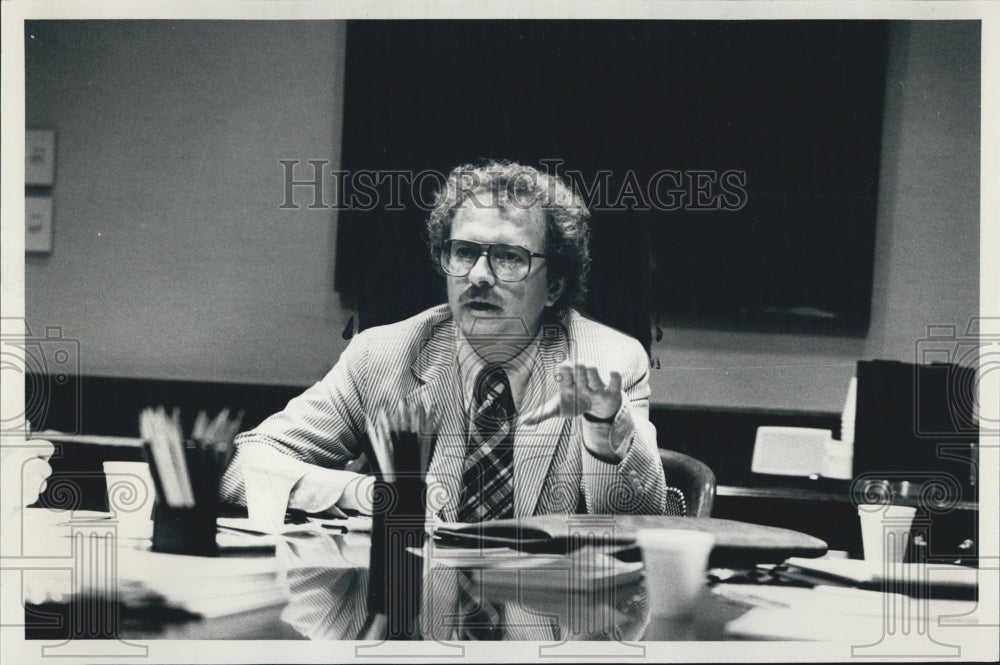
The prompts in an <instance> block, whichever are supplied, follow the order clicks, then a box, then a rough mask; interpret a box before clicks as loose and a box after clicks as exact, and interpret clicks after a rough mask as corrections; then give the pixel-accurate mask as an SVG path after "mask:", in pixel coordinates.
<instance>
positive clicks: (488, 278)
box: [469, 254, 496, 286]
mask: <svg viewBox="0 0 1000 665" xmlns="http://www.w3.org/2000/svg"><path fill="white" fill-rule="evenodd" d="M469 281H470V282H472V283H473V284H477V285H478V284H489V285H491V286H492V285H493V284H494V283H495V282H496V275H494V274H493V271H492V270H490V262H489V261H488V260H487V258H486V254H481V255H480V256H479V258H478V259H476V262H475V264H473V266H472V270H470V271H469Z"/></svg>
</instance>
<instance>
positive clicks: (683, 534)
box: [636, 529, 715, 617]
mask: <svg viewBox="0 0 1000 665" xmlns="http://www.w3.org/2000/svg"><path fill="white" fill-rule="evenodd" d="M636 540H637V541H638V543H639V548H640V549H641V550H642V560H643V562H644V564H645V566H646V594H647V596H648V599H649V607H650V613H651V614H652V615H653V616H659V617H673V616H680V615H684V614H687V613H688V612H689V611H690V610H691V608H692V604H693V601H694V600H695V599H696V598H697V597H698V595H699V593H701V591H702V589H704V587H705V570H706V568H707V567H708V556H709V554H711V552H712V547H713V546H714V545H715V536H713V535H712V534H710V533H706V532H704V531H689V530H686V529H640V530H639V531H638V532H637V533H636Z"/></svg>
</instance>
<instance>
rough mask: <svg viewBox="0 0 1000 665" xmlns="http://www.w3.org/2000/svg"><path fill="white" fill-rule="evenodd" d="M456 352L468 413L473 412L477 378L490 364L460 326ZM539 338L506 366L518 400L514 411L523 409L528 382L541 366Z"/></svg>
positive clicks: (536, 335)
mask: <svg viewBox="0 0 1000 665" xmlns="http://www.w3.org/2000/svg"><path fill="white" fill-rule="evenodd" d="M455 329H456V331H457V334H456V342H455V350H456V352H457V359H458V377H459V381H460V383H461V386H462V398H463V399H464V401H465V407H466V409H469V408H472V402H473V399H474V392H475V386H476V378H477V377H478V376H479V373H480V372H481V371H482V370H483V368H485V367H486V361H485V360H483V358H482V356H480V355H479V354H478V353H476V350H475V349H474V348H473V347H472V345H471V344H469V341H468V340H467V339H466V338H465V335H463V334H462V331H461V330H459V329H458V327H457V326H456V328H455ZM539 337H540V336H539V335H538V334H537V333H536V334H535V336H534V337H533V338H532V340H531V341H530V342H529V343H528V345H527V346H526V347H524V348H523V349H521V352H520V353H518V354H517V355H516V356H514V357H513V358H511V359H510V360H509V361H507V362H505V363H504V369H506V370H507V380H508V381H510V392H511V397H513V399H514V408H515V409H520V407H521V400H522V398H523V397H524V393H525V391H526V390H527V388H528V380H529V379H530V378H531V373H532V372H533V371H535V369H536V365H540V364H541V362H542V361H541V357H540V356H539V354H538V344H539Z"/></svg>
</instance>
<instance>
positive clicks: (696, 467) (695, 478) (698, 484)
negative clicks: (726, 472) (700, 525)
mask: <svg viewBox="0 0 1000 665" xmlns="http://www.w3.org/2000/svg"><path fill="white" fill-rule="evenodd" d="M660 462H661V463H662V464H663V475H664V476H666V479H667V485H668V486H670V487H676V488H677V489H679V490H680V491H681V492H683V493H684V501H685V502H686V503H687V514H688V516H689V517H711V516H712V506H713V505H714V504H715V473H714V472H713V471H712V469H711V468H709V466H708V465H707V464H705V463H704V462H702V461H701V460H697V459H695V458H693V457H691V456H690V455H685V454H684V453H679V452H677V451H675V450H663V449H662V448H661V449H660Z"/></svg>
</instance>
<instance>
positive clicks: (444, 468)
mask: <svg viewBox="0 0 1000 665" xmlns="http://www.w3.org/2000/svg"><path fill="white" fill-rule="evenodd" d="M411 371H412V372H413V374H414V376H415V377H416V378H417V380H418V381H420V382H421V383H422V385H421V386H420V387H418V388H417V389H416V390H414V391H413V392H411V393H410V395H409V396H408V397H407V401H411V402H419V403H422V404H424V405H425V406H429V407H432V408H433V409H434V411H435V413H436V414H437V416H438V418H439V427H438V433H437V441H436V443H435V445H434V452H433V456H432V457H431V462H430V467H429V469H428V471H427V476H428V478H427V482H428V492H427V496H428V499H427V500H428V504H429V505H430V507H431V511H432V512H434V513H436V514H438V515H439V516H440V517H441V519H443V520H445V521H455V520H457V519H458V501H459V499H460V498H461V493H462V471H463V465H464V463H465V456H466V450H465V448H466V442H465V439H466V423H465V420H466V417H465V414H464V407H463V404H464V401H463V399H462V395H461V394H460V392H459V388H458V386H459V382H458V368H457V367H456V363H455V325H454V322H453V321H452V320H451V319H448V320H446V321H443V322H441V323H439V324H438V325H437V326H435V328H434V329H433V330H432V331H431V333H430V335H429V336H428V340H427V342H426V343H425V344H424V347H423V348H422V349H421V351H420V353H419V354H418V356H417V359H416V361H415V362H414V363H413V366H412V367H411Z"/></svg>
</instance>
